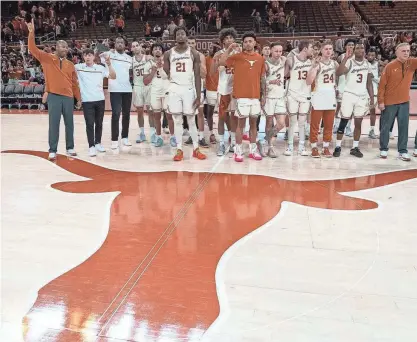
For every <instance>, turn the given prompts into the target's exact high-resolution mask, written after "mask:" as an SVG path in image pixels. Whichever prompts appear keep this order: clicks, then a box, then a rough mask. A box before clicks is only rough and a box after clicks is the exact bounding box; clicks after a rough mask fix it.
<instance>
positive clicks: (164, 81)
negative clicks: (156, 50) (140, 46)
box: [146, 61, 168, 96]
mask: <svg viewBox="0 0 417 342" xmlns="http://www.w3.org/2000/svg"><path fill="white" fill-rule="evenodd" d="M154 66H156V63H155V62H154V61H149V63H148V65H147V68H146V69H147V70H146V74H150V73H151V70H152V68H153V67H154ZM150 86H151V92H152V93H153V94H158V95H160V96H163V95H164V94H165V92H166V89H167V88H168V76H167V74H166V73H165V71H164V68H163V67H161V68H158V69H156V73H155V75H154V77H153V79H152V82H151V84H150Z"/></svg>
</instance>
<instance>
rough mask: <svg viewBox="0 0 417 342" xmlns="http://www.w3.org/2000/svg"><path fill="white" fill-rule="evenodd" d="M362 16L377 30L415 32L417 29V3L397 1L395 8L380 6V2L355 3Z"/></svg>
mask: <svg viewBox="0 0 417 342" xmlns="http://www.w3.org/2000/svg"><path fill="white" fill-rule="evenodd" d="M355 6H356V8H357V10H358V12H359V13H360V15H361V16H362V17H363V18H364V19H365V21H366V22H367V23H368V24H369V26H370V27H373V28H375V29H377V30H400V31H406V30H415V29H416V28H417V1H396V2H395V7H393V8H391V7H389V6H380V5H379V1H375V2H374V1H367V2H366V4H360V3H355Z"/></svg>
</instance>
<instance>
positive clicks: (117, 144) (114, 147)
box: [111, 140, 119, 150]
mask: <svg viewBox="0 0 417 342" xmlns="http://www.w3.org/2000/svg"><path fill="white" fill-rule="evenodd" d="M118 148H119V141H118V140H116V141H112V142H111V149H112V150H117V149H118Z"/></svg>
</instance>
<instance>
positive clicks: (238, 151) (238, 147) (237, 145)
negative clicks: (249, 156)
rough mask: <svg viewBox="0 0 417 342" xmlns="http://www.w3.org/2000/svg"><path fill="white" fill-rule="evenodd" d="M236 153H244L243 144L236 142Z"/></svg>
mask: <svg viewBox="0 0 417 342" xmlns="http://www.w3.org/2000/svg"><path fill="white" fill-rule="evenodd" d="M235 153H236V154H237V155H241V154H243V153H242V144H236V146H235Z"/></svg>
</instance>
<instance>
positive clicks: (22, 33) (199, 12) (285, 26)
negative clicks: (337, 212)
mask: <svg viewBox="0 0 417 342" xmlns="http://www.w3.org/2000/svg"><path fill="white" fill-rule="evenodd" d="M79 5H80V3H79V2H75V1H69V2H53V1H50V2H48V3H39V2H32V3H30V4H28V3H22V4H20V5H19V16H15V17H13V18H12V19H11V20H10V21H7V22H5V23H2V35H1V39H2V44H1V45H2V46H1V49H2V51H1V52H2V56H1V79H2V83H3V84H6V83H8V82H9V81H10V80H11V81H12V82H15V81H18V80H30V81H34V82H38V83H41V84H42V83H43V82H44V77H43V73H42V70H41V67H40V65H39V63H38V62H37V61H36V60H34V59H33V58H32V56H31V55H30V54H28V52H27V50H26V48H25V43H24V38H25V37H27V26H26V23H25V17H27V13H29V14H30V15H31V16H32V17H33V18H34V19H35V26H36V32H37V35H40V34H44V33H45V32H48V30H51V29H52V27H51V26H50V25H51V23H55V24H58V25H61V23H63V27H62V28H61V31H60V35H57V36H58V37H65V36H66V33H67V32H68V31H69V30H71V23H72V22H74V21H76V20H75V18H74V16H75V12H73V11H72V9H73V8H74V6H79ZM206 5H207V8H204V7H201V8H200V7H199V6H198V5H197V3H191V2H182V3H180V2H167V1H148V2H140V6H137V7H135V6H133V5H132V4H131V3H125V4H124V5H121V4H120V2H91V3H90V2H86V1H83V2H82V6H83V8H84V24H85V25H95V24H99V23H101V22H102V21H106V20H109V21H110V22H111V21H113V22H114V30H112V32H113V33H114V34H115V36H116V35H117V34H123V28H124V25H125V22H124V19H125V18H128V17H129V15H130V14H132V13H133V15H134V16H137V17H140V20H142V21H143V23H144V27H145V38H144V39H143V41H142V43H143V48H144V52H145V53H146V54H150V47H151V45H152V43H153V42H156V41H158V42H160V43H163V45H164V47H165V48H166V49H168V48H169V47H170V46H169V44H168V43H167V42H166V41H165V40H167V39H169V38H172V37H173V33H174V30H175V28H176V27H177V26H188V25H187V21H189V20H191V19H190V18H194V19H192V20H195V19H196V18H200V17H201V18H204V20H206V21H207V22H208V23H210V25H212V26H213V27H215V29H220V28H222V27H224V25H231V24H232V22H231V16H232V13H231V10H230V9H229V8H227V7H226V6H225V7H224V8H222V9H221V10H220V9H218V8H216V4H215V3H206ZM202 6H203V5H202ZM64 9H67V10H68V9H69V10H70V12H69V13H70V14H71V16H69V18H67V17H62V18H60V14H62V13H63V11H64ZM265 12H266V13H267V15H268V18H269V22H271V20H272V27H274V26H273V25H274V23H275V18H278V19H279V20H278V26H277V30H278V31H279V32H281V31H283V32H284V31H288V30H292V29H293V26H291V25H292V23H293V22H292V21H291V20H288V18H289V17H291V16H293V15H294V14H293V13H291V12H290V13H289V14H285V2H284V1H270V2H268V3H267V4H266V6H265ZM66 13H68V11H67V12H66ZM81 13H82V12H81ZM258 15H259V12H256V10H255V11H254V12H253V13H252V16H253V17H254V18H256V17H258ZM294 16H295V15H294ZM153 17H165V18H166V23H165V24H164V26H163V27H161V26H159V25H154V27H151V25H150V24H149V22H147V20H148V19H151V18H153ZM219 17H220V18H221V19H220V20H218V18H219ZM284 18H285V23H284ZM191 22H192V21H191ZM110 26H111V25H110ZM254 26H255V29H256V25H255V24H254ZM294 26H295V21H294ZM257 31H258V32H259V31H260V30H257ZM38 32H39V34H38ZM324 39H325V37H322V39H321V41H323V40H324ZM343 40H344V36H343V35H342V33H339V37H338V39H336V41H335V51H336V56H335V57H337V55H338V54H340V53H343V52H344V47H343ZM358 40H361V41H362V42H363V43H364V44H365V46H366V49H367V50H369V49H371V48H372V49H374V50H375V51H376V52H377V56H378V59H379V60H380V62H381V65H382V66H384V65H386V64H387V63H388V62H389V61H390V60H392V59H393V58H395V46H396V45H397V44H398V43H401V42H408V43H410V45H411V54H412V56H417V37H416V32H414V33H409V32H398V33H397V34H396V35H395V37H392V38H390V39H382V37H381V35H380V34H379V33H378V32H375V33H374V34H373V35H371V36H369V37H368V38H366V37H365V36H364V35H360V36H358ZM19 41H20V43H18V42H19ZM97 43H99V42H98V41H91V40H86V41H77V40H74V39H73V40H72V42H71V43H70V44H69V54H68V58H69V59H70V60H72V61H73V62H74V63H79V62H81V61H82V50H83V49H85V48H92V49H94V48H95V47H96V45H97ZM100 43H103V44H104V45H107V46H109V47H110V48H111V47H113V44H114V38H109V39H104V40H100ZM261 48H262V47H260V50H261ZM292 48H293V47H292V46H291V43H290V42H289V41H288V42H286V43H284V50H285V51H286V52H287V53H288V52H290V51H291V50H292ZM43 49H44V51H47V52H50V53H53V52H54V51H55V46H54V45H53V44H47V43H46V44H44V45H43ZM127 52H128V53H130V51H129V49H127ZM203 52H204V53H206V51H203Z"/></svg>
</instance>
